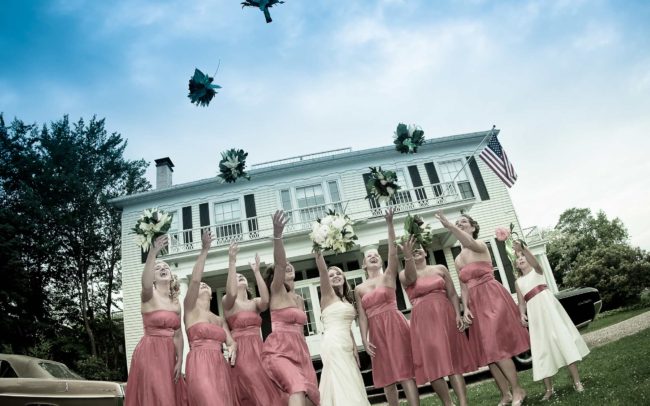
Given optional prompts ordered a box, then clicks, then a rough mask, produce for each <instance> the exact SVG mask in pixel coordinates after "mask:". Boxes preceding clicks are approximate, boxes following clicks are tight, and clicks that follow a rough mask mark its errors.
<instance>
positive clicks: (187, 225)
mask: <svg viewBox="0 0 650 406" xmlns="http://www.w3.org/2000/svg"><path fill="white" fill-rule="evenodd" d="M191 242H192V206H187V207H183V244H189V243H191Z"/></svg>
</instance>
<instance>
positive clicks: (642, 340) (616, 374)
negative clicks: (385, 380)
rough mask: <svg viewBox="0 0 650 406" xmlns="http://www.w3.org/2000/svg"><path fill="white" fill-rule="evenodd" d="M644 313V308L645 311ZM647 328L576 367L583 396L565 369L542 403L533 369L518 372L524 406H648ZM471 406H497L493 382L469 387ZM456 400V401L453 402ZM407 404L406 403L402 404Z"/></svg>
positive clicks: (427, 405) (427, 402)
mask: <svg viewBox="0 0 650 406" xmlns="http://www.w3.org/2000/svg"><path fill="white" fill-rule="evenodd" d="M646 310H647V309H646ZM648 342H650V329H646V330H643V331H641V332H639V333H637V334H634V335H632V336H628V337H624V338H622V339H620V340H618V341H615V342H613V343H609V344H606V345H604V346H602V347H599V348H596V349H594V350H593V351H592V352H591V354H589V355H588V356H587V357H586V358H585V359H584V361H583V362H581V363H580V364H579V366H578V369H579V370H580V377H581V381H582V383H583V384H584V386H585V392H584V393H577V392H575V391H574V390H573V385H572V381H571V379H570V377H569V373H568V371H566V368H563V369H562V370H560V372H559V373H558V374H557V375H556V376H555V378H554V387H555V395H554V397H553V398H552V399H551V401H550V402H543V401H542V400H541V398H542V396H543V395H544V384H543V383H542V382H541V381H540V382H533V380H532V370H528V371H524V372H520V373H519V379H520V382H521V384H522V386H523V387H524V388H525V389H526V390H527V391H528V398H527V399H526V402H525V403H524V404H525V405H528V406H530V405H614V406H616V405H621V406H622V405H626V406H627V405H646V404H650V362H648V360H649V359H650V345H648ZM467 395H468V398H469V403H470V404H471V405H496V404H497V403H498V401H499V392H498V390H497V388H496V386H495V385H494V382H493V381H492V380H488V381H486V382H483V383H480V384H476V385H472V386H471V387H469V388H468V394H467ZM454 400H455V399H454ZM401 404H402V405H406V403H405V402H402V403H401ZM420 404H421V405H422V406H432V405H440V404H441V402H440V400H439V399H438V397H437V396H435V395H434V396H431V397H428V398H426V399H422V401H421V403H420Z"/></svg>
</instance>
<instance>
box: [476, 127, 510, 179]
mask: <svg viewBox="0 0 650 406" xmlns="http://www.w3.org/2000/svg"><path fill="white" fill-rule="evenodd" d="M479 156H480V157H481V159H483V161H484V162H485V163H486V164H487V166H489V167H490V169H492V170H493V171H494V173H496V174H497V176H498V177H499V178H501V180H502V181H503V183H505V184H506V186H508V187H512V185H514V184H515V181H516V180H517V173H516V172H515V168H513V166H512V164H511V163H510V161H509V160H508V155H506V151H505V150H504V149H503V147H502V146H501V143H500V142H499V140H498V139H497V135H496V134H494V135H492V136H491V137H490V139H489V140H488V143H487V145H486V146H485V148H483V151H481V153H480V154H479Z"/></svg>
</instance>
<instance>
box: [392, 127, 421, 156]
mask: <svg viewBox="0 0 650 406" xmlns="http://www.w3.org/2000/svg"><path fill="white" fill-rule="evenodd" d="M423 143H424V131H423V130H422V129H421V128H420V127H418V126H416V125H409V126H408V127H407V126H406V124H403V123H399V124H398V125H397V129H396V130H395V140H394V141H393V144H395V149H396V150H397V151H398V152H401V153H402V154H413V153H415V152H418V147H420V146H422V144H423Z"/></svg>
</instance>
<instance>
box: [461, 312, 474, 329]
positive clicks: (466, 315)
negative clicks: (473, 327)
mask: <svg viewBox="0 0 650 406" xmlns="http://www.w3.org/2000/svg"><path fill="white" fill-rule="evenodd" d="M473 318H474V315H473V314H472V311H471V310H469V309H465V311H464V312H463V321H464V322H465V324H467V325H470V324H472V319H473Z"/></svg>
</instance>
